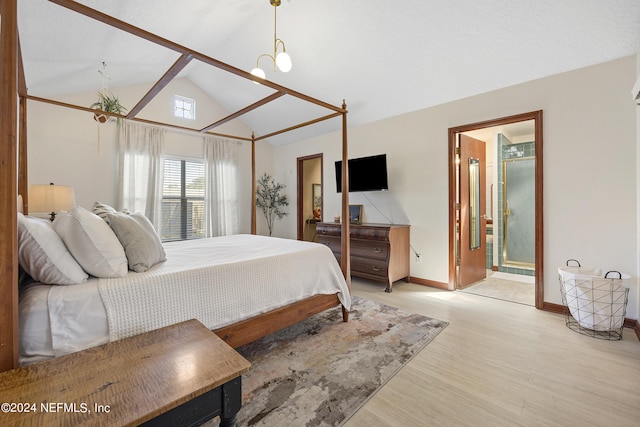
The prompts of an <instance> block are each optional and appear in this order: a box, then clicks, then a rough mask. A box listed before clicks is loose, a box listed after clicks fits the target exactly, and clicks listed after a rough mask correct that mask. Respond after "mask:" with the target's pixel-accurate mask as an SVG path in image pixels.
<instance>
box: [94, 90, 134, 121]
mask: <svg viewBox="0 0 640 427" xmlns="http://www.w3.org/2000/svg"><path fill="white" fill-rule="evenodd" d="M89 108H93V109H94V110H100V111H105V112H107V113H116V114H124V113H126V111H127V109H126V108H124V107H123V106H122V104H120V100H119V99H118V97H117V96H116V95H114V94H113V93H111V92H109V91H106V90H103V91H100V92H98V101H96V102H94V103H93V104H91V107H89ZM93 119H94V120H96V121H97V122H100V123H105V122H106V121H107V120H109V116H107V115H105V114H101V113H100V112H96V113H94V114H93Z"/></svg>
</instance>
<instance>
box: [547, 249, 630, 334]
mask: <svg viewBox="0 0 640 427" xmlns="http://www.w3.org/2000/svg"><path fill="white" fill-rule="evenodd" d="M570 262H575V263H576V264H577V266H570V265H569V263H570ZM558 278H559V280H560V290H561V293H562V303H563V305H564V311H565V318H566V325H567V327H568V328H569V329H571V330H573V331H575V332H578V333H580V334H583V335H588V336H590V337H593V338H600V339H605V340H620V339H622V330H623V328H624V316H625V314H626V311H627V301H628V299H629V280H630V278H631V277H630V276H629V275H627V274H623V273H620V272H619V271H608V272H607V273H605V274H602V271H601V270H600V269H598V268H585V267H582V266H580V263H579V262H578V261H576V260H568V261H567V266H566V267H559V268H558Z"/></svg>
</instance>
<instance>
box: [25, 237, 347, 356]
mask: <svg viewBox="0 0 640 427" xmlns="http://www.w3.org/2000/svg"><path fill="white" fill-rule="evenodd" d="M164 247H165V251H166V253H167V261H165V262H163V263H160V264H158V265H156V266H154V267H153V268H151V269H150V270H149V271H147V272H144V273H135V272H131V271H130V272H129V273H128V274H127V276H126V277H125V278H122V279H98V278H90V279H89V280H88V281H87V282H86V283H83V284H79V285H70V286H58V285H56V286H51V285H43V284H39V283H34V284H29V285H27V286H26V287H25V288H24V289H22V291H21V297H20V310H19V316H20V335H19V336H20V363H21V364H26V363H31V362H34V361H38V360H43V359H46V358H50V357H55V356H61V355H63V354H67V353H71V352H74V351H79V350H83V349H86V348H90V347H93V346H96V345H100V344H104V343H106V342H109V341H114V340H117V339H121V338H124V337H126V336H131V335H135V334H138V333H141V332H145V331H147V330H153V329H157V328H159V327H162V326H166V325H168V324H172V323H177V322H179V321H182V320H188V319H192V318H196V319H198V320H200V321H201V322H202V323H203V324H204V325H205V326H207V327H208V328H209V329H217V328H220V327H223V326H227V325H230V324H233V323H236V322H239V321H241V320H244V319H248V318H250V317H254V316H256V315H259V314H262V313H265V312H267V311H270V310H273V309H275V308H279V307H282V306H285V305H288V304H291V303H293V302H296V301H300V300H303V299H305V298H308V297H310V296H313V295H318V294H337V295H338V298H339V299H340V301H341V303H342V305H343V306H344V307H345V308H347V309H349V308H350V306H351V297H350V294H349V290H348V287H347V284H346V282H345V280H344V278H343V276H342V273H341V270H340V267H339V265H338V263H337V261H336V259H335V257H334V256H333V253H332V252H331V250H330V249H329V248H328V247H326V246H324V245H320V244H317V243H312V242H302V241H297V240H290V239H279V238H273V237H265V236H255V235H235V236H224V237H214V238H210V239H198V240H189V241H180V242H169V243H165V244H164Z"/></svg>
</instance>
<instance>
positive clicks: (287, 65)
mask: <svg viewBox="0 0 640 427" xmlns="http://www.w3.org/2000/svg"><path fill="white" fill-rule="evenodd" d="M276 65H277V66H278V69H279V70H280V71H282V72H283V73H287V72H289V71H291V67H292V66H293V63H292V62H291V57H290V56H289V54H288V53H287V52H280V53H279V54H278V55H276Z"/></svg>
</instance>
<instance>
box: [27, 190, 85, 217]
mask: <svg viewBox="0 0 640 427" xmlns="http://www.w3.org/2000/svg"><path fill="white" fill-rule="evenodd" d="M75 205H76V196H75V193H74V191H73V187H69V186H66V185H53V184H50V185H32V186H31V188H29V211H30V212H58V211H68V210H70V209H73V207H74V206H75Z"/></svg>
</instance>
